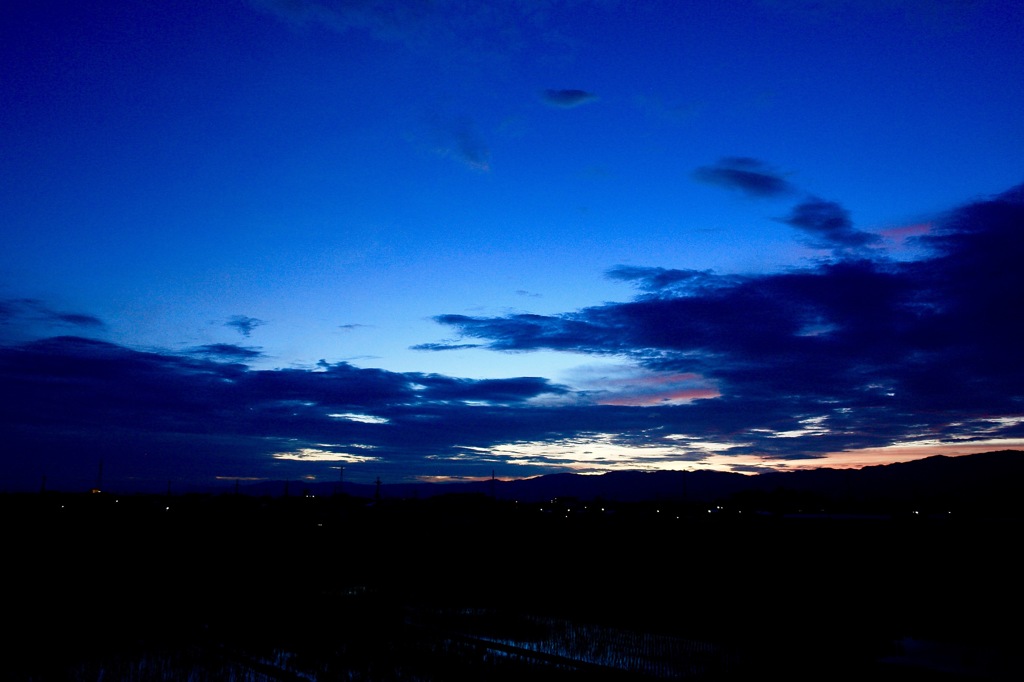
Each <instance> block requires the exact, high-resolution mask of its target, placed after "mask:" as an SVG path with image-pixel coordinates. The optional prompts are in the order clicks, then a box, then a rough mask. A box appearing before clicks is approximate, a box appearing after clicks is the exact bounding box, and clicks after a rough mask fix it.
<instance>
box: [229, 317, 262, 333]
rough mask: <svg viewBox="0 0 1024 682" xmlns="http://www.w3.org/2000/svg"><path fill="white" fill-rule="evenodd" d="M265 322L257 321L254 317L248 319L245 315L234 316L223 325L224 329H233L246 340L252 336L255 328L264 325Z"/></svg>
mask: <svg viewBox="0 0 1024 682" xmlns="http://www.w3.org/2000/svg"><path fill="white" fill-rule="evenodd" d="M265 324H266V322H264V321H263V320H260V319H257V318H255V317H248V316H247V315H235V316H233V317H232V318H231V319H230V320H228V321H227V322H225V323H224V326H225V327H234V328H235V329H236V330H237V331H238V333H239V334H241V335H242V336H244V337H246V338H248V337H249V336H251V335H252V331H253V330H254V329H256V327H261V326H263V325H265Z"/></svg>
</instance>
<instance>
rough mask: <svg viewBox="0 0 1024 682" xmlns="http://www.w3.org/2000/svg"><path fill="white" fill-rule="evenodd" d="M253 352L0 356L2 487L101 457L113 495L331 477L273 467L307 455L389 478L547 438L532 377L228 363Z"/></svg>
mask: <svg viewBox="0 0 1024 682" xmlns="http://www.w3.org/2000/svg"><path fill="white" fill-rule="evenodd" d="M251 352H252V351H250V350H249V349H245V348H241V347H237V346H230V345H228V344H224V345H211V346H206V347H201V348H199V349H193V351H192V352H189V353H187V354H185V355H179V354H171V353H162V352H152V351H150V352H142V351H137V350H132V349H129V348H125V347H123V346H119V345H116V344H112V343H107V342H103V341H95V340H90V339H85V338H81V337H52V338H47V339H42V340H38V341H33V342H29V343H24V344H19V345H13V346H0V408H2V409H0V431H2V432H3V433H4V434H5V441H4V448H5V451H7V452H9V453H11V456H10V457H5V458H3V459H2V460H0V474H2V475H3V480H4V481H5V482H6V484H7V485H14V484H15V483H14V482H15V481H17V482H19V483H20V484H21V485H22V486H24V487H33V486H37V485H38V483H39V480H40V477H42V476H47V477H48V479H49V480H50V481H51V483H52V486H54V487H58V486H60V485H61V482H62V481H65V480H75V481H77V483H74V484H73V485H77V486H79V487H88V486H89V485H91V482H92V477H93V474H94V472H95V466H96V462H97V461H98V459H100V458H102V459H103V460H104V462H105V466H106V472H107V473H106V474H105V476H107V477H109V479H110V482H111V485H114V481H118V484H119V485H122V486H131V487H146V486H149V487H150V488H155V489H159V488H161V487H162V486H163V485H165V484H166V482H167V480H168V478H169V477H172V478H174V480H176V481H180V480H182V479H183V478H185V477H187V478H189V479H190V480H193V481H205V482H213V481H214V480H215V477H217V476H222V477H229V478H230V477H237V476H247V477H268V476H278V477H282V478H284V477H294V476H298V475H304V474H298V473H296V469H301V470H302V471H303V472H304V473H312V474H316V473H318V472H319V473H320V474H321V475H325V476H328V477H330V476H331V475H330V473H329V472H330V466H332V462H333V460H329V461H326V462H316V461H307V462H302V463H297V462H296V463H292V462H289V464H291V465H292V466H293V467H295V468H288V469H284V470H282V469H281V466H282V460H281V459H279V458H275V457H274V455H275V453H277V454H280V453H289V452H295V451H299V450H302V449H304V448H312V449H319V450H323V451H326V452H330V453H334V454H336V455H338V456H339V457H345V456H365V455H367V454H370V455H372V457H373V460H372V462H375V463H371V464H366V465H365V466H367V467H376V468H371V469H369V471H368V472H367V474H366V476H367V477H368V478H369V479H370V480H372V477H373V476H374V475H380V474H386V475H387V476H388V477H389V478H391V480H396V479H397V478H398V477H399V476H401V475H406V474H408V472H409V471H410V470H412V471H415V472H421V471H423V470H424V469H426V468H428V466H429V468H430V469H431V470H438V469H444V464H443V463H442V464H438V463H436V462H435V463H431V464H429V465H428V458H432V457H436V456H438V455H445V454H446V453H447V454H448V455H453V453H456V452H458V451H459V450H460V449H461V448H467V447H469V448H479V447H486V446H489V445H493V444H495V443H498V442H503V440H504V439H505V438H507V437H512V438H522V437H524V436H527V435H528V434H530V433H532V432H533V429H535V428H540V430H541V432H546V431H547V430H549V429H550V428H552V427H551V424H552V423H555V419H554V418H553V417H552V416H551V414H549V413H547V412H545V411H543V410H538V411H532V410H529V409H528V408H527V407H526V406H527V405H529V403H530V401H531V400H533V399H534V398H537V397H540V396H544V395H548V394H550V395H559V394H561V393H563V392H564V391H565V389H564V388H562V387H559V386H556V385H553V384H551V383H549V382H548V381H547V380H546V379H542V378H536V377H520V378H510V379H493V380H474V379H460V378H453V377H447V376H441V375H434V374H422V373H396V372H388V371H385V370H379V369H361V368H357V367H353V366H352V365H349V364H347V363H333V364H332V363H326V362H323V363H319V365H318V366H317V367H316V368H315V369H312V370H310V369H277V370H254V369H251V368H248V367H246V366H245V365H244V364H240V363H238V362H236V360H239V359H249V358H250V357H251V356H250V353H251ZM537 424H540V426H539V427H538V426H537ZM466 464H467V463H466V462H460V463H459V464H458V465H457V466H458V467H465V465H466ZM468 464H470V468H472V466H471V465H472V463H471V462H470V463H468ZM334 465H336V462H334ZM452 466H456V465H455V464H453V465H452ZM355 469H356V470H355V471H353V474H354V475H355V477H356V478H358V467H355ZM462 470H464V469H462ZM353 480H355V478H353ZM69 485H72V484H71V483H69Z"/></svg>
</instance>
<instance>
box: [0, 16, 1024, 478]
mask: <svg viewBox="0 0 1024 682" xmlns="http://www.w3.org/2000/svg"><path fill="white" fill-rule="evenodd" d="M1021 35H1024V3H1021V2H1019V1H1018V0H1013V1H998V0H977V1H971V0H928V1H925V0H905V1H903V2H895V1H892V2H887V1H884V0H835V1H832V2H827V1H815V0H735V1H734V2H728V3H723V2H719V1H717V0H687V1H686V2H677V1H671V2H668V1H666V2H662V1H658V0H653V1H651V2H643V3H633V2H616V1H614V0H574V1H568V0H567V1H562V2H559V1H556V0H549V1H542V0H495V1H494V2H488V3H476V2H464V1H459V0H415V1H414V0H409V1H394V2H383V1H380V0H225V1H223V2H210V3H206V2H184V1H174V2H171V1H167V2H161V1H159V0H157V1H155V2H146V3H138V2H128V1H126V0H125V1H117V0H97V1H96V2H90V3H78V2H74V3H72V2H56V1H51V0H33V1H32V2H28V1H22V0H15V1H14V2H7V3H3V6H2V8H0V408H2V414H0V490H22V489H24V490H32V489H39V487H40V485H45V486H47V487H49V488H66V489H85V488H89V487H90V486H93V485H94V484H100V483H102V484H103V485H104V486H105V487H109V488H118V489H123V490H130V489H135V490H156V489H164V488H165V487H167V486H179V487H184V486H190V485H220V484H223V485H225V486H227V485H234V484H235V483H236V482H238V481H255V480H267V479H272V480H279V479H289V480H296V479H304V480H310V481H335V480H339V479H343V480H344V481H353V482H372V481H375V480H376V479H378V478H379V479H380V480H382V481H383V482H407V481H439V482H444V481H458V480H472V479H477V478H490V477H491V476H496V477H498V478H502V479H514V478H524V477H530V476H536V475H541V474H548V473H558V472H570V471H571V472H579V473H588V474H597V473H602V472H606V471H612V470H621V469H642V470H663V469H672V470H696V469H716V470H722V471H736V472H740V473H757V472H761V471H768V470H795V469H803V468H809V467H823V466H824V467H861V466H866V465H872V464H886V463H889V462H896V461H905V460H908V459H915V458H919V457H925V456H930V455H935V454H946V455H963V454H969V453H973V452H981V451H987V450H995V449H1004V448H1022V447H1024V359H1022V353H1021V348H1024V346H1022V345H1021V338H1022V337H1024V320H1022V316H1021V311H1022V310H1024V268H1022V267H1021V266H1020V262H1021V260H1022V258H1024V50H1022V49H1021V47H1020V36H1021ZM101 474H102V478H100V475H101Z"/></svg>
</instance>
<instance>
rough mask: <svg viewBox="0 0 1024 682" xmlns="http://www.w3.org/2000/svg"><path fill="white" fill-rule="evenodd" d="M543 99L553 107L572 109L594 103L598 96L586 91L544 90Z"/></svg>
mask: <svg viewBox="0 0 1024 682" xmlns="http://www.w3.org/2000/svg"><path fill="white" fill-rule="evenodd" d="M540 96H541V99H542V100H544V101H545V102H547V103H548V104H551V105H552V106H556V107H562V108H570V107H578V106H579V105H581V104H585V103H587V102H592V101H593V100H595V99H597V95H595V94H594V93H592V92H587V91H586V90H544V91H543V92H541V94H540Z"/></svg>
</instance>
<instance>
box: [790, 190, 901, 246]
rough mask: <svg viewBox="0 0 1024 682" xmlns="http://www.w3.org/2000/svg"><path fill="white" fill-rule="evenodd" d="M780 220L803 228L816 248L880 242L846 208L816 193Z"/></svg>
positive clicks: (868, 244)
mask: <svg viewBox="0 0 1024 682" xmlns="http://www.w3.org/2000/svg"><path fill="white" fill-rule="evenodd" d="M782 222H784V223H786V224H788V225H792V226H793V227H795V228H797V229H799V230H802V231H803V232H804V233H805V234H806V235H807V237H808V242H809V244H810V245H811V246H813V247H815V248H821V249H833V248H841V249H858V248H861V247H865V246H870V245H872V244H877V243H879V242H881V237H879V236H878V235H876V234H872V233H870V232H862V231H861V230H858V229H856V228H855V227H854V226H853V221H852V220H850V213H849V211H847V210H846V209H845V208H843V207H842V206H840V205H839V204H837V203H836V202H834V201H825V200H823V199H819V198H817V197H811V198H809V199H807V200H806V201H803V202H801V203H799V204H797V205H796V206H794V207H793V210H792V212H791V213H790V214H789V216H788V217H786V218H783V219H782Z"/></svg>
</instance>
